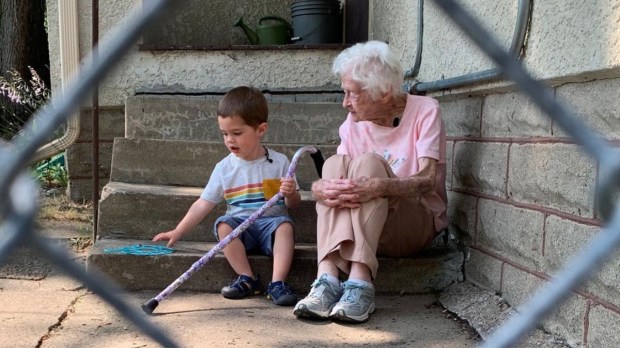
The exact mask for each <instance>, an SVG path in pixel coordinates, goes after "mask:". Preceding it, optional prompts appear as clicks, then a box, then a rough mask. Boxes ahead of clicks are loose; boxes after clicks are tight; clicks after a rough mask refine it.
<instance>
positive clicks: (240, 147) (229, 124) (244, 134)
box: [217, 116, 267, 161]
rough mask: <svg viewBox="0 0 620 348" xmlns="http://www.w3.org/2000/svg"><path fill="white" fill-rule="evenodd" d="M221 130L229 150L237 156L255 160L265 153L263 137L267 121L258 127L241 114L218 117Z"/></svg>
mask: <svg viewBox="0 0 620 348" xmlns="http://www.w3.org/2000/svg"><path fill="white" fill-rule="evenodd" d="M217 123H218V124H219V126H220V132H221V133H222V136H223V137H224V143H225V144H226V147H227V148H228V151H230V152H232V153H233V154H234V155H235V156H237V157H239V158H241V159H243V160H246V161H253V160H256V159H259V158H260V157H261V156H264V155H265V149H263V146H262V145H261V142H260V141H261V139H262V137H263V135H264V134H265V132H266V131H267V123H261V124H260V125H259V126H258V127H257V128H254V127H252V126H249V125H247V124H246V123H245V122H244V121H243V118H241V117H239V116H231V117H220V116H218V117H217Z"/></svg>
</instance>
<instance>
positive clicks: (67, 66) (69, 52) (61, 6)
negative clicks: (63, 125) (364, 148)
mask: <svg viewBox="0 0 620 348" xmlns="http://www.w3.org/2000/svg"><path fill="white" fill-rule="evenodd" d="M58 27H59V28H58V34H59V39H60V72H61V78H62V91H63V92H64V91H65V90H66V89H67V88H68V86H69V83H70V81H71V79H72V78H73V77H74V76H75V75H76V74H77V72H78V70H79V67H80V40H79V29H78V7H77V2H76V1H64V0H58ZM79 134H80V113H79V112H76V113H75V114H74V115H72V116H71V117H70V118H69V119H68V120H67V129H66V131H65V134H63V136H62V137H60V138H58V139H55V140H53V141H52V142H50V143H47V144H45V145H43V146H41V147H40V148H39V149H38V150H37V152H35V154H34V155H33V157H32V158H31V160H30V161H31V163H37V162H39V161H41V160H43V159H46V158H49V157H51V156H54V155H56V154H58V153H60V152H62V151H63V150H64V149H66V148H67V147H69V145H71V144H73V143H74V142H75V141H76V140H77V138H78V135H79Z"/></svg>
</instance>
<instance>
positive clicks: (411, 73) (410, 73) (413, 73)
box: [405, 0, 424, 78]
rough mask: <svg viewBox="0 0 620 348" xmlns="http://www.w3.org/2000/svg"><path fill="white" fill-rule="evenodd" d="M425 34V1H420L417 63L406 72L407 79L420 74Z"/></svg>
mask: <svg viewBox="0 0 620 348" xmlns="http://www.w3.org/2000/svg"><path fill="white" fill-rule="evenodd" d="M423 34H424V0H418V46H417V47H416V52H415V63H414V64H413V68H411V69H409V70H407V72H405V78H407V77H416V76H418V73H419V72H420V65H422V39H423V36H424V35H423Z"/></svg>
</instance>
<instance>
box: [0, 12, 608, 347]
mask: <svg viewBox="0 0 620 348" xmlns="http://www.w3.org/2000/svg"><path fill="white" fill-rule="evenodd" d="M435 2H436V3H437V5H438V6H439V7H440V8H441V9H442V10H443V11H445V13H446V14H447V15H448V16H449V17H450V18H452V20H453V21H454V22H455V23H456V24H457V25H458V26H459V27H460V28H461V29H462V30H463V31H464V32H466V33H467V34H468V35H469V36H470V37H471V38H472V39H473V40H474V42H475V43H476V44H477V45H478V46H479V47H480V48H481V49H482V50H483V51H484V52H485V53H486V54H487V55H488V56H489V57H490V58H491V59H492V60H493V61H494V62H495V64H496V65H497V67H498V68H499V69H500V70H501V72H502V74H503V76H504V77H505V78H507V79H511V80H513V81H514V82H515V83H516V85H517V86H518V87H519V88H520V89H521V90H523V92H524V93H525V94H527V95H528V96H529V97H530V98H531V99H532V100H533V101H534V102H535V103H536V104H537V105H538V106H539V107H540V108H541V109H542V110H543V111H544V112H546V113H547V115H549V117H551V118H552V119H553V120H554V122H556V123H557V124H559V125H560V126H561V127H562V128H563V129H564V130H565V131H566V133H567V134H569V135H570V136H572V137H573V138H574V139H575V142H576V143H577V144H579V145H581V146H583V148H584V149H585V151H586V152H587V153H589V154H590V155H591V156H593V157H594V158H595V159H596V160H597V161H598V162H599V164H600V173H599V181H598V186H597V191H596V202H597V207H598V209H599V210H600V212H601V216H602V217H603V219H604V220H605V222H606V225H607V227H606V228H605V229H604V230H603V231H602V232H601V233H600V234H599V235H598V237H597V238H596V239H595V240H594V241H593V242H592V243H591V244H590V245H589V246H587V247H586V248H584V250H583V251H582V252H581V254H580V255H579V256H577V257H576V258H575V260H579V262H575V263H572V264H570V265H567V266H566V268H565V269H564V270H562V271H561V272H559V273H558V274H557V275H556V276H555V277H554V279H555V281H553V282H551V283H549V284H548V285H547V286H546V287H544V288H542V289H541V290H540V291H539V292H538V293H537V294H535V296H534V297H533V298H532V300H531V301H530V302H529V303H528V304H526V305H525V306H524V309H523V311H522V312H521V313H520V314H519V315H517V316H515V317H513V318H511V319H510V320H508V321H507V322H506V323H505V324H504V325H503V326H501V327H500V328H499V329H498V330H497V331H496V332H495V333H494V334H493V335H492V336H491V337H490V338H489V339H488V340H487V342H485V345H484V346H485V347H508V346H514V345H516V344H517V343H518V342H519V341H520V339H521V338H523V337H525V336H526V335H527V334H528V333H529V331H530V330H532V329H533V328H534V327H535V326H536V325H537V324H538V322H539V321H541V320H542V319H543V318H544V317H545V316H546V315H547V314H549V313H550V312H551V311H552V310H554V309H555V308H557V306H558V305H559V304H560V303H562V302H563V301H564V300H565V299H566V298H567V297H568V296H569V295H570V294H571V292H572V289H574V288H575V287H577V286H578V285H579V284H580V283H581V282H583V281H585V280H586V279H587V278H588V276H589V275H591V274H593V273H594V272H592V270H595V269H598V267H599V265H600V264H601V263H602V262H603V261H604V260H605V258H606V257H607V256H609V255H610V254H611V253H612V252H613V251H614V250H616V248H617V246H618V245H619V244H620V209H619V208H618V207H617V206H616V204H615V202H616V199H617V196H618V195H617V192H618V188H619V187H620V156H618V152H617V151H616V150H615V149H614V148H613V147H611V146H610V145H609V144H608V143H607V142H606V141H605V140H604V139H602V138H600V137H599V136H597V135H596V134H595V133H594V132H593V131H592V130H590V129H589V128H588V127H586V126H585V124H584V123H583V122H582V121H581V120H580V119H579V118H578V117H577V116H576V115H574V114H573V113H572V112H571V111H570V110H568V109H567V108H565V107H564V106H563V105H561V104H560V103H558V102H557V101H556V100H555V98H554V97H553V94H552V92H551V91H550V90H549V89H547V88H546V87H545V86H543V85H542V84H541V83H539V82H537V81H535V80H534V79H533V78H532V77H531V76H530V75H529V74H528V73H527V71H526V70H525V69H524V67H523V66H522V65H521V63H520V62H519V61H518V60H517V59H515V58H514V57H513V56H511V55H510V54H509V53H508V52H505V51H504V50H503V49H502V48H501V46H500V44H499V43H498V42H497V40H495V38H493V37H492V36H491V35H490V34H489V33H488V32H486V31H485V29H483V27H482V26H481V25H480V24H479V22H478V21H477V20H476V19H475V18H473V17H472V16H471V15H470V14H469V13H467V12H466V11H465V10H464V9H463V8H462V6H461V5H460V4H459V3H457V2H456V1H454V0H435ZM173 3H174V4H175V5H178V4H179V3H182V1H167V0H157V1H144V2H143V6H142V8H140V9H139V10H136V11H135V12H134V13H133V14H131V16H132V17H131V18H130V19H129V20H127V21H125V23H127V25H126V26H124V27H123V28H117V29H118V30H117V33H115V34H112V35H109V36H108V38H110V39H108V40H105V41H102V42H101V44H100V48H99V49H98V55H97V57H95V58H96V59H93V58H92V57H91V58H90V59H87V60H85V61H90V62H91V64H90V65H88V66H86V67H85V68H84V69H83V70H82V71H81V73H80V74H79V76H78V78H77V79H76V80H75V81H74V83H73V84H72V87H70V88H69V89H67V91H66V93H65V94H64V95H63V96H54V98H52V100H51V102H50V103H49V107H47V108H44V109H42V110H41V111H40V113H41V114H40V115H39V114H38V115H36V119H38V120H39V121H38V122H39V123H38V124H37V128H36V130H35V129H34V127H33V125H32V124H28V125H27V126H26V128H25V130H24V132H22V134H21V135H20V136H19V137H16V138H15V139H14V140H13V141H12V142H11V143H4V144H0V163H2V164H3V166H2V167H0V221H1V222H2V224H1V225H0V262H3V261H5V260H6V259H7V257H8V256H9V254H10V253H11V252H12V251H13V250H15V249H16V248H17V247H19V246H20V245H23V244H24V243H26V242H29V243H32V245H34V247H35V248H37V249H38V250H39V251H40V252H41V253H42V254H43V255H45V256H46V257H47V258H49V259H50V260H51V261H52V262H53V263H55V264H56V265H57V266H58V267H59V268H60V269H62V270H63V271H65V272H66V273H67V274H69V275H70V276H72V277H74V278H75V279H77V280H79V281H81V282H83V283H84V285H85V286H87V287H88V288H89V289H90V290H91V291H93V292H94V293H95V294H97V295H98V296H100V297H101V298H102V299H104V300H105V301H107V302H108V303H109V304H110V305H111V306H112V307H114V308H115V309H116V310H118V311H119V312H120V313H121V314H122V315H123V316H124V317H125V318H126V319H128V320H130V321H131V322H132V323H133V324H135V325H136V326H137V327H138V328H139V329H140V330H142V331H143V332H144V333H145V334H147V335H148V336H150V337H151V338H152V339H154V340H155V341H157V342H158V343H159V344H161V345H162V346H166V347H175V346H177V345H176V343H175V342H174V341H173V340H172V339H171V338H170V337H168V336H167V335H166V334H165V333H164V332H163V331H162V330H161V329H160V328H158V327H156V326H155V325H154V324H152V323H151V322H150V321H149V320H148V318H147V317H146V316H145V315H144V313H142V311H140V310H139V309H138V308H133V307H131V306H130V305H128V304H127V303H126V302H124V301H123V300H122V299H121V298H120V297H119V296H118V295H117V294H118V293H120V291H119V289H116V288H115V287H114V286H113V285H110V284H108V283H106V282H102V281H100V280H98V279H101V278H100V277H98V276H94V275H92V274H88V273H86V271H85V270H84V268H83V267H82V266H80V265H78V264H77V263H75V262H74V261H72V260H70V259H69V257H68V256H66V255H65V253H64V252H63V251H62V250H60V249H59V248H58V247H56V246H54V245H52V244H51V243H48V242H47V241H46V240H45V239H44V238H43V237H41V236H39V235H37V234H36V233H35V232H34V231H33V224H34V220H35V218H36V215H37V212H38V206H37V197H38V187H37V185H36V184H35V183H34V181H33V180H32V179H31V178H30V176H29V175H28V174H27V173H26V172H25V168H27V166H28V164H29V163H30V159H31V158H32V156H33V154H34V153H35V152H36V150H37V149H38V148H39V147H40V146H42V145H43V144H44V142H45V140H46V138H47V137H48V136H49V135H50V134H52V133H53V131H54V130H55V129H57V128H58V127H59V126H60V125H61V124H63V122H65V121H66V119H67V118H68V117H69V116H70V115H71V113H72V111H73V110H75V109H76V108H77V107H78V106H79V105H80V102H82V101H83V100H84V99H85V98H86V97H87V96H88V94H89V93H90V92H91V91H92V90H93V88H94V86H96V85H97V83H99V82H100V81H101V80H102V78H103V77H104V76H105V75H106V73H107V72H108V71H109V70H110V69H111V68H112V67H113V66H114V64H115V63H116V62H117V61H118V60H119V59H120V58H121V56H122V55H123V53H124V52H125V51H126V50H127V49H129V47H131V45H133V43H134V42H135V41H136V40H137V39H138V37H139V36H140V34H141V32H142V31H143V29H144V28H145V27H146V26H147V25H148V23H151V22H153V21H154V20H155V19H156V18H157V17H158V16H159V15H160V14H161V13H162V12H163V11H167V10H170V7H171V6H172V4H173ZM91 272H92V271H91Z"/></svg>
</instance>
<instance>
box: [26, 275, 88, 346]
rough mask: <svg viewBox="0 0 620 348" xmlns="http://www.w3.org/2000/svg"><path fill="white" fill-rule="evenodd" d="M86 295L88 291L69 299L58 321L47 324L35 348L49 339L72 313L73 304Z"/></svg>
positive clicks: (73, 310)
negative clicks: (71, 299)
mask: <svg viewBox="0 0 620 348" xmlns="http://www.w3.org/2000/svg"><path fill="white" fill-rule="evenodd" d="M80 288H83V287H78V288H76V290H79V289H80ZM86 295H88V292H86V293H83V294H80V295H78V296H77V297H76V298H74V299H73V301H71V303H70V304H69V307H67V309H66V310H65V311H64V312H62V313H61V314H60V316H59V317H58V321H56V323H54V324H53V325H51V326H49V327H48V328H47V333H45V335H43V336H41V338H40V339H39V341H38V342H37V345H36V348H41V347H42V346H43V343H44V341H46V340H47V339H49V338H50V337H51V336H52V335H53V334H54V331H56V329H58V328H59V327H61V326H62V322H63V321H64V320H65V319H67V317H68V316H69V313H74V312H75V304H76V303H77V302H78V301H79V300H80V299H81V298H82V297H84V296H86Z"/></svg>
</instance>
